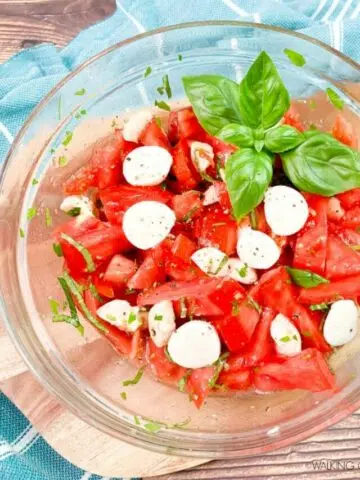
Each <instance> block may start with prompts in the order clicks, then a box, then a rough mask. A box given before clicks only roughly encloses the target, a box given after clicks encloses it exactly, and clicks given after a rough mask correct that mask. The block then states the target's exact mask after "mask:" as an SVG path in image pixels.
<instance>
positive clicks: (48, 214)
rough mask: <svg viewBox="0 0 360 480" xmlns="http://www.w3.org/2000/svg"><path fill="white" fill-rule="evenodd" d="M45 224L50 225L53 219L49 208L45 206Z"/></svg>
mask: <svg viewBox="0 0 360 480" xmlns="http://www.w3.org/2000/svg"><path fill="white" fill-rule="evenodd" d="M45 224H46V226H47V227H52V224H53V221H52V216H51V212H50V208H48V207H47V208H45Z"/></svg>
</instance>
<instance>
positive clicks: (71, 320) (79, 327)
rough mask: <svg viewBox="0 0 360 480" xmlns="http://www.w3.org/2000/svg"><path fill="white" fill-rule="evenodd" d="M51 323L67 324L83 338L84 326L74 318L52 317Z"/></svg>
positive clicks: (65, 316)
mask: <svg viewBox="0 0 360 480" xmlns="http://www.w3.org/2000/svg"><path fill="white" fill-rule="evenodd" d="M52 321H53V322H54V323H62V322H65V323H69V324H70V325H72V326H73V327H75V328H76V330H77V331H78V332H79V333H80V335H81V336H84V326H83V325H82V324H81V323H80V322H79V321H78V320H77V319H76V318H74V317H71V316H70V315H63V314H59V315H54V316H53V318H52Z"/></svg>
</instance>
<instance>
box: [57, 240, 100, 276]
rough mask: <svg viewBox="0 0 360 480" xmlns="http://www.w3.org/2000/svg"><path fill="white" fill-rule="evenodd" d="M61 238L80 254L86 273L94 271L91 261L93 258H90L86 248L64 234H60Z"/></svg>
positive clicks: (94, 266)
mask: <svg viewBox="0 0 360 480" xmlns="http://www.w3.org/2000/svg"><path fill="white" fill-rule="evenodd" d="M61 238H62V239H63V240H65V241H66V242H68V243H69V244H70V245H72V246H73V247H74V248H76V250H77V251H78V252H79V253H81V255H82V256H83V258H84V261H85V263H86V271H87V272H89V273H91V272H94V271H95V270H96V265H95V263H94V261H93V258H92V256H91V253H90V252H89V250H88V249H87V248H85V247H84V245H82V244H81V243H79V242H77V241H76V240H75V239H74V238H72V237H70V235H67V234H66V233H61Z"/></svg>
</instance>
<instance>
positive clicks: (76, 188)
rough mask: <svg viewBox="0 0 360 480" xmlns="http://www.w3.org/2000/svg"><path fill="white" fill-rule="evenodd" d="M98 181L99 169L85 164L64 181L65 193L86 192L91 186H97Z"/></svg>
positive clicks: (79, 193)
mask: <svg viewBox="0 0 360 480" xmlns="http://www.w3.org/2000/svg"><path fill="white" fill-rule="evenodd" d="M96 183H97V171H96V170H95V169H94V168H93V167H91V166H89V165H85V166H84V167H81V168H80V169H79V170H77V171H76V172H75V173H74V174H73V175H71V176H70V178H68V179H67V180H65V183H64V187H63V190H64V193H65V195H81V194H83V193H86V192H87V190H88V189H89V188H90V187H95V186H96Z"/></svg>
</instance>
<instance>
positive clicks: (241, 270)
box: [237, 263, 249, 278]
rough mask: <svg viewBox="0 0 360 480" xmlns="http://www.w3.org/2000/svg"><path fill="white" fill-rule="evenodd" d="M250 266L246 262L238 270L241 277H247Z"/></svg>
mask: <svg viewBox="0 0 360 480" xmlns="http://www.w3.org/2000/svg"><path fill="white" fill-rule="evenodd" d="M248 268H249V267H248V266H247V265H246V263H245V264H244V266H243V267H241V268H239V270H238V271H237V272H238V274H239V276H240V277H241V278H245V277H246V275H247V271H248Z"/></svg>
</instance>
